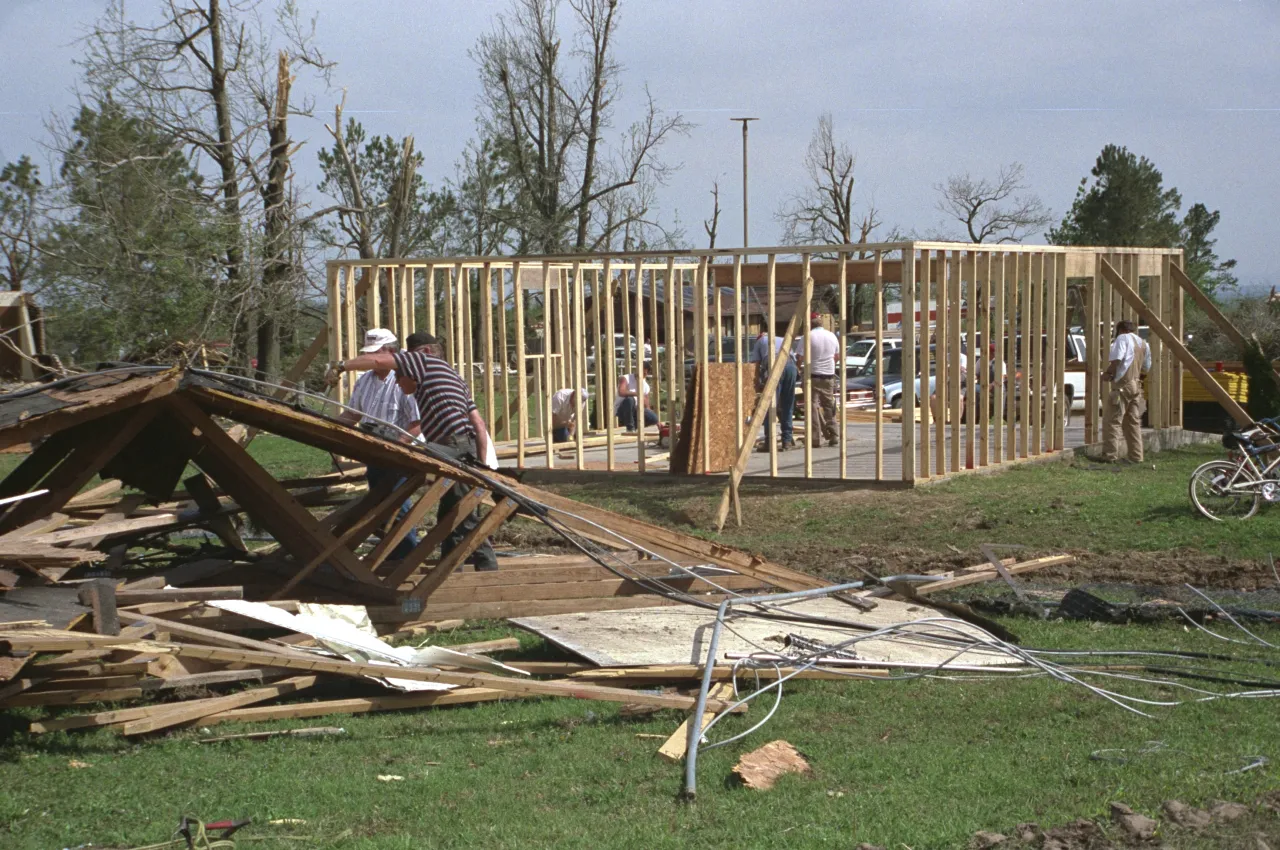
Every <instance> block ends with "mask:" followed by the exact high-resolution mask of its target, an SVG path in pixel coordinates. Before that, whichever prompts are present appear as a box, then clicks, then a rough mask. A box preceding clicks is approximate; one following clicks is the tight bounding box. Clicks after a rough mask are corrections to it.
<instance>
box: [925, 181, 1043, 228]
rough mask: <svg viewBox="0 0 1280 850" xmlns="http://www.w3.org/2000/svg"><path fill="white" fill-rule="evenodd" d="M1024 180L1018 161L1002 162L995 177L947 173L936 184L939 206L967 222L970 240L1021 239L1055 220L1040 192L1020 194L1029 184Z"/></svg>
mask: <svg viewBox="0 0 1280 850" xmlns="http://www.w3.org/2000/svg"><path fill="white" fill-rule="evenodd" d="M1023 181H1024V171H1023V168H1022V164H1021V163H1018V162H1014V163H1011V164H1009V165H1005V166H1001V168H1000V172H999V174H998V175H997V176H996V178H995V179H994V180H988V179H987V178H985V177H983V178H977V179H975V178H974V177H972V176H970V175H969V174H968V173H965V174H962V175H959V176H955V177H948V178H947V182H945V183H939V184H937V185H935V186H934V189H936V190H937V191H938V194H939V195H941V196H942V197H941V199H940V200H939V201H938V210H939V212H942V213H944V214H946V215H948V216H950V217H951V218H954V219H955V220H956V221H958V222H960V223H961V224H962V225H964V228H965V231H966V233H967V234H968V237H969V241H970V242H975V243H981V242H1021V241H1022V240H1023V239H1024V238H1026V236H1027V235H1028V234H1030V233H1032V232H1034V231H1037V230H1040V229H1041V228H1043V227H1046V226H1048V224H1049V222H1050V221H1052V216H1051V215H1050V213H1049V210H1048V208H1046V207H1045V205H1044V204H1043V203H1042V202H1041V201H1040V198H1039V197H1038V196H1036V195H1027V194H1018V193H1019V192H1022V191H1023V190H1025V189H1026V188H1027V186H1026V184H1025V183H1024V182H1023Z"/></svg>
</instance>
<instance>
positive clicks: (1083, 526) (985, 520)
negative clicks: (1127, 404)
mask: <svg viewBox="0 0 1280 850" xmlns="http://www.w3.org/2000/svg"><path fill="white" fill-rule="evenodd" d="M1221 456H1222V452H1221V449H1217V448H1215V447H1192V448H1186V449H1180V450H1177V451H1167V452H1161V453H1159V454H1155V455H1150V456H1149V457H1148V458H1147V463H1146V464H1144V465H1142V466H1132V467H1124V466H1110V465H1103V464H1096V463H1093V462H1091V461H1087V460H1083V459H1081V460H1078V461H1072V462H1069V463H1068V462H1064V463H1042V464H1024V465H1020V466H1015V467H1013V468H1011V469H1009V470H1006V471H1003V472H1000V473H997V474H992V475H969V476H961V477H958V478H956V479H953V480H952V481H949V482H947V483H944V484H938V485H933V486H929V487H920V488H917V489H915V490H910V491H899V492H869V491H848V492H826V493H790V494H787V495H786V496H785V497H782V498H779V497H778V491H777V490H776V489H771V488H770V487H769V486H768V485H761V484H757V485H744V489H743V491H742V494H743V495H742V510H743V523H744V524H743V526H742V527H741V528H738V527H735V526H734V524H733V521H732V519H731V520H730V522H729V524H728V526H727V527H726V528H725V531H724V533H723V534H722V535H719V536H718V537H717V539H720V540H723V541H724V542H725V543H728V544H730V545H733V546H740V547H743V548H746V549H749V550H752V551H758V552H761V553H763V554H765V555H767V556H769V557H772V558H776V559H778V560H781V561H784V562H788V563H796V561H797V558H796V553H797V552H798V551H799V552H805V551H807V550H808V549H810V548H815V549H817V550H819V551H821V550H826V551H837V550H849V551H854V550H858V549H866V548H869V547H904V546H906V547H912V548H914V549H919V550H932V551H947V550H948V547H949V546H954V547H956V548H959V549H962V550H966V551H969V552H976V551H977V547H978V546H979V545H980V544H982V543H1010V544H1015V543H1016V544H1022V545H1025V546H1028V547H1030V548H1032V549H1035V550H1046V551H1049V550H1053V551H1061V550H1063V549H1073V550H1088V551H1092V552H1097V553H1118V552H1127V551H1141V552H1158V551H1168V550H1177V549H1188V550H1195V551H1196V552H1199V553H1208V554H1214V555H1221V556H1223V557H1226V558H1248V559H1258V558H1264V557H1266V555H1267V553H1269V552H1272V551H1276V550H1278V549H1280V510H1277V509H1275V508H1271V509H1267V508H1265V507H1264V508H1263V510H1262V511H1261V512H1260V513H1259V514H1258V515H1257V516H1255V517H1254V518H1253V519H1250V520H1248V521H1246V522H1235V523H1217V522H1212V521H1210V520H1207V519H1205V518H1203V517H1201V516H1200V515H1199V514H1197V513H1196V512H1195V509H1194V508H1193V507H1192V505H1191V502H1190V499H1189V498H1188V496H1187V481H1188V479H1189V477H1190V474H1191V471H1192V470H1193V469H1195V468H1196V467H1197V466H1199V465H1200V464H1201V463H1204V462H1205V461H1207V460H1212V459H1215V458H1219V457H1221ZM1152 467H1154V468H1152ZM722 487H723V485H718V486H716V485H712V486H707V485H699V484H694V485H684V484H680V485H675V484H664V485H663V486H657V487H634V488H622V487H618V486H616V484H615V483H608V484H598V485H597V484H590V485H572V486H570V485H564V486H559V487H557V488H556V489H557V491H558V492H561V493H563V494H565V495H568V496H571V497H574V498H578V499H583V500H585V501H589V502H592V503H595V504H598V505H600V506H602V507H606V508H610V509H613V510H617V511H619V512H622V513H626V514H629V515H633V516H639V517H642V518H647V519H650V520H653V521H657V522H660V523H663V524H668V525H673V526H675V527H677V528H681V530H684V531H689V532H692V533H695V534H700V535H702V536H706V537H715V536H716V535H714V534H712V533H711V532H710V531H708V529H709V528H710V527H711V520H712V517H713V516H714V511H715V507H716V505H717V503H718V501H719V498H720V492H721V489H722ZM798 565H799V566H804V564H803V563H799V564H798Z"/></svg>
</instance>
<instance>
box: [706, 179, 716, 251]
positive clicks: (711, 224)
mask: <svg viewBox="0 0 1280 850" xmlns="http://www.w3.org/2000/svg"><path fill="white" fill-rule="evenodd" d="M711 203H712V210H711V218H709V219H707V220H706V221H704V222H702V229H703V230H705V231H707V240H708V244H707V248H708V249H709V250H711V251H714V250H715V249H716V231H718V230H719V229H720V181H719V180H716V181H715V182H714V183H712V184H711Z"/></svg>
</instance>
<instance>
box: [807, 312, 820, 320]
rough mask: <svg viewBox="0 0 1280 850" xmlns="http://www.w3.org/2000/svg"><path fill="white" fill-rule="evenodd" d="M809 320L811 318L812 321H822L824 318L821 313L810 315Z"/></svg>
mask: <svg viewBox="0 0 1280 850" xmlns="http://www.w3.org/2000/svg"><path fill="white" fill-rule="evenodd" d="M809 318H810V319H821V318H822V314H821V313H810V314H809Z"/></svg>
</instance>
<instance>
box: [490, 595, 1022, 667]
mask: <svg viewBox="0 0 1280 850" xmlns="http://www.w3.org/2000/svg"><path fill="white" fill-rule="evenodd" d="M876 603H877V604H876V607H875V608H874V609H873V610H871V611H867V612H863V611H859V610H858V609H856V608H854V607H852V606H850V605H847V604H845V603H843V602H840V601H839V600H837V599H830V598H827V599H809V600H802V601H799V602H794V603H792V604H789V605H787V606H786V610H787V611H788V612H795V613H803V614H807V615H810V616H815V617H826V618H832V619H839V620H843V621H846V622H853V623H858V624H861V625H863V626H866V627H869V628H883V627H885V626H891V625H894V624H897V623H906V622H910V621H912V620H917V619H921V618H926V617H944V616H946V615H945V614H943V613H941V612H940V611H938V610H936V609H934V608H930V607H928V606H924V605H918V604H915V603H910V602H900V601H897V600H891V599H878V600H876ZM511 622H512V623H514V624H515V625H517V626H520V627H521V628H524V629H528V630H529V631H531V632H534V633H536V634H539V635H541V636H543V637H544V638H546V639H547V640H549V641H551V642H552V643H554V644H556V645H557V646H560V647H562V648H564V649H566V650H568V651H570V652H573V653H575V654H577V655H580V656H582V657H583V658H586V659H587V660H588V661H592V662H594V663H596V664H599V665H600V666H602V667H633V666H641V665H647V664H703V663H705V662H706V653H707V644H708V642H709V641H710V640H711V631H712V629H713V627H714V625H715V612H714V611H709V610H706V609H704V608H697V607H694V606H692V605H673V606H670V607H661V608H633V609H631V610H628V611H607V612H599V613H591V614H560V615H555V616H547V617H521V618H517V619H513V620H511ZM728 625H731V626H732V628H729V627H728V626H726V628H725V629H724V630H723V631H722V632H721V635H720V645H719V647H718V649H717V655H718V656H719V657H718V659H717V663H728V662H727V661H725V657H726V655H725V654H726V653H751V652H769V653H780V652H783V651H784V646H783V643H782V639H783V637H785V636H786V635H787V634H788V633H792V634H799V635H803V636H804V637H807V638H810V639H812V640H819V641H823V642H824V643H828V644H834V643H839V642H841V641H844V640H848V639H849V638H851V637H854V636H856V635H860V634H864V633H865V632H864V631H860V630H857V629H854V628H849V629H843V628H838V627H835V626H826V625H823V626H813V625H808V624H804V623H794V622H782V621H777V620H765V619H761V618H759V617H746V616H738V617H735V618H733V619H732V621H731V623H729V624H728ZM953 625H954V626H955V627H956V628H958V629H960V630H962V631H966V632H968V633H970V634H978V633H979V631H980V630H978V629H977V628H975V627H973V626H970V625H968V624H966V623H961V622H959V621H956V622H955V623H953ZM856 651H857V654H858V658H860V659H863V660H866V661H871V662H885V663H894V664H941V663H942V662H944V661H946V660H947V659H949V658H951V657H952V656H954V655H955V653H956V650H955V648H953V647H950V648H949V647H942V646H939V647H934V646H931V645H926V644H924V643H921V642H918V641H916V642H911V643H905V642H899V641H890V640H881V639H877V640H868V641H863V642H861V643H859V644H858V645H857V648H856ZM955 663H956V664H960V665H968V666H972V665H983V666H991V665H1000V664H1007V663H1009V659H1008V656H1005V655H998V654H995V653H980V652H977V651H974V652H968V653H965V654H964V655H962V656H960V657H959V658H957V659H956V661H955Z"/></svg>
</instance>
